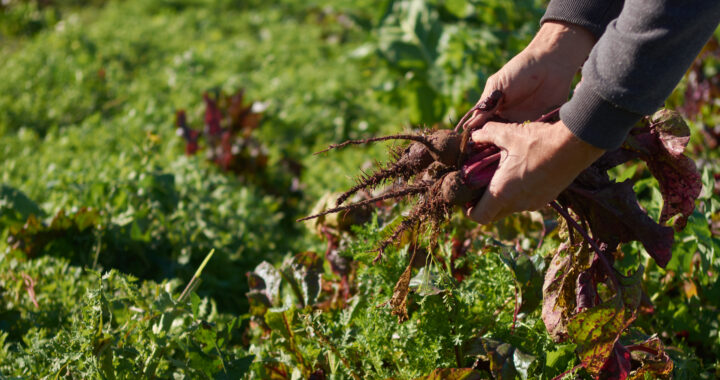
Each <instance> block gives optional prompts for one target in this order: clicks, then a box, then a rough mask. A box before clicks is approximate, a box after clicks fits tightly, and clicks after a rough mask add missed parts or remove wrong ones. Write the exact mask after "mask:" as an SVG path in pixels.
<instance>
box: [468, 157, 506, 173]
mask: <svg viewBox="0 0 720 380" xmlns="http://www.w3.org/2000/svg"><path fill="white" fill-rule="evenodd" d="M499 160H500V152H497V153H494V154H491V155H489V156H487V157H485V158H483V159H482V160H480V161H477V162H473V163H472V164H470V165H468V167H467V168H466V169H465V173H466V175H465V176H466V177H469V176H471V175H472V173H474V172H477V171H480V170H483V169H485V168H486V167H488V166H490V165H492V164H494V163H495V162H497V161H499Z"/></svg>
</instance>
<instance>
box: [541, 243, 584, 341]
mask: <svg viewBox="0 0 720 380" xmlns="http://www.w3.org/2000/svg"><path fill="white" fill-rule="evenodd" d="M590 265H591V262H590V254H589V251H588V250H587V249H586V248H585V247H581V248H579V249H578V250H577V251H576V254H575V255H573V253H572V251H570V249H569V248H568V246H567V245H562V246H560V247H559V248H558V250H557V252H556V253H555V255H554V256H553V259H552V261H551V262H550V266H549V267H548V270H547V272H546V273H545V282H544V284H543V307H542V319H543V322H544V323H545V328H546V329H547V331H548V333H549V334H550V337H552V338H553V340H554V341H555V342H562V341H564V340H565V339H566V338H567V331H566V324H567V319H568V318H569V317H570V315H571V313H572V312H573V311H574V310H575V302H576V292H575V288H576V281H577V277H578V275H579V274H580V273H582V272H583V271H585V270H587V269H588V268H589V267H590Z"/></svg>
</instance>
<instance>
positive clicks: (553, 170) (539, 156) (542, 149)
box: [467, 121, 604, 224]
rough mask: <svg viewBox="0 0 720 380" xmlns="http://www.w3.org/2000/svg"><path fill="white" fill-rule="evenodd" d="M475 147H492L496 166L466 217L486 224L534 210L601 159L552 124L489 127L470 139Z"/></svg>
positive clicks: (597, 151)
mask: <svg viewBox="0 0 720 380" xmlns="http://www.w3.org/2000/svg"><path fill="white" fill-rule="evenodd" d="M472 140H473V142H475V143H476V144H495V145H496V146H498V147H499V148H500V150H501V154H500V164H499V166H498V168H497V170H496V171H495V174H494V175H493V178H492V180H491V181H490V184H489V185H488V187H487V190H485V193H484V194H483V196H482V198H481V199H480V201H478V203H477V204H476V205H475V206H474V207H472V208H470V209H469V210H468V211H467V216H468V217H470V218H471V219H472V220H474V221H476V222H478V223H480V224H487V223H490V222H493V221H496V220H499V219H502V218H503V217H505V216H507V215H509V214H511V213H514V212H517V211H524V210H537V209H539V208H541V207H543V206H544V205H546V204H547V203H549V202H550V201H552V200H553V199H555V198H556V197H557V196H558V194H560V192H562V191H563V190H564V189H565V188H566V187H568V185H570V183H572V181H573V180H574V179H575V177H577V175H578V174H580V172H582V171H583V170H584V169H585V168H587V167H588V166H590V164H592V163H593V162H594V161H595V160H596V159H597V158H599V157H600V156H601V155H602V154H603V152H604V151H603V150H602V149H600V148H597V147H595V146H593V145H590V144H588V143H586V142H584V141H582V140H580V139H579V138H577V137H575V135H573V134H572V132H570V130H568V129H567V127H566V126H565V125H564V124H563V123H562V121H558V122H556V123H539V122H536V123H525V124H514V123H510V124H506V123H498V122H488V123H486V124H485V126H484V127H483V128H482V129H479V130H477V131H475V132H473V134H472Z"/></svg>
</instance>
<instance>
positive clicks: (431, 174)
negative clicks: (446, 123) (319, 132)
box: [299, 91, 502, 260]
mask: <svg viewBox="0 0 720 380" xmlns="http://www.w3.org/2000/svg"><path fill="white" fill-rule="evenodd" d="M501 95H502V94H501V93H499V92H497V91H496V92H495V93H493V94H492V95H491V97H490V98H489V99H486V100H485V101H483V102H480V103H478V105H477V106H475V107H473V108H472V109H471V110H470V111H468V113H467V114H466V115H465V116H464V117H463V118H462V119H461V120H460V123H458V127H456V129H455V130H452V129H438V130H432V131H426V132H424V133H421V134H400V135H392V136H384V137H376V138H370V139H365V140H350V141H346V142H343V143H341V144H336V145H331V146H330V147H329V148H328V149H325V150H323V151H321V152H318V153H323V152H326V151H328V150H331V149H338V148H343V147H345V146H348V145H357V144H367V143H370V142H376V141H386V140H410V141H412V143H411V144H410V145H408V146H407V147H406V148H400V149H398V148H395V149H393V150H392V151H391V156H392V161H391V162H390V163H389V164H387V165H385V167H381V168H379V169H378V170H377V171H375V172H374V173H371V174H368V175H364V176H362V177H360V178H359V179H358V183H357V184H356V185H355V186H353V187H352V188H351V189H349V190H348V191H346V192H345V193H343V194H342V195H340V197H338V199H337V202H336V204H337V206H338V207H335V208H332V209H329V210H325V211H323V212H322V213H319V214H315V215H311V216H307V217H305V218H302V219H299V220H307V219H312V218H317V217H319V216H322V215H326V214H329V213H335V212H340V211H343V210H348V209H354V208H357V207H363V206H366V205H369V204H372V203H374V202H377V201H381V200H386V199H393V198H395V199H398V198H403V197H415V198H416V203H415V206H414V207H413V209H412V210H411V211H410V214H409V215H408V216H407V217H406V218H405V219H404V220H403V221H402V222H401V223H400V224H399V225H398V226H397V227H396V228H395V230H394V231H393V233H392V234H391V235H390V236H389V237H387V238H386V239H384V240H383V241H382V242H381V243H380V244H379V246H378V256H377V258H376V260H377V259H379V258H380V257H381V254H382V251H383V249H384V248H385V247H387V246H388V245H389V244H391V243H392V242H394V241H397V240H398V239H397V238H398V237H399V236H400V234H402V233H403V232H404V231H406V230H408V229H410V228H412V227H414V226H416V225H421V224H425V223H426V222H427V223H429V224H430V226H431V227H432V229H433V230H434V231H436V232H437V231H438V229H439V226H440V224H442V223H443V222H444V221H445V220H447V219H448V217H449V216H450V213H451V212H452V208H453V206H468V205H470V204H472V203H473V202H476V201H477V200H478V199H480V197H481V196H482V194H483V191H484V189H485V187H487V185H488V184H489V183H490V179H491V178H492V175H493V173H495V170H496V169H497V166H498V162H499V160H500V153H499V149H498V148H497V147H495V146H487V145H483V146H476V145H475V144H473V143H472V142H470V141H469V136H470V132H471V131H470V130H465V131H463V132H462V133H459V132H458V131H459V130H460V129H462V124H464V123H465V122H466V121H467V120H468V119H469V118H470V116H472V114H473V113H474V112H475V111H477V112H480V113H481V115H486V114H488V115H489V116H487V117H486V118H485V119H486V120H491V119H493V120H494V118H493V116H492V115H493V114H492V112H493V111H494V109H495V107H496V106H497V104H498V101H499V99H500V97H501ZM388 181H393V182H395V181H397V182H398V183H397V184H396V185H395V186H394V188H392V189H391V190H389V191H387V192H385V193H383V194H382V195H380V196H378V197H375V198H372V199H367V200H364V201H362V202H356V203H353V204H349V205H345V206H341V204H342V203H344V202H345V201H346V200H347V199H348V198H349V197H350V196H351V195H352V194H354V193H356V192H358V191H360V190H362V189H372V188H375V187H377V186H379V185H381V184H383V183H385V182H388Z"/></svg>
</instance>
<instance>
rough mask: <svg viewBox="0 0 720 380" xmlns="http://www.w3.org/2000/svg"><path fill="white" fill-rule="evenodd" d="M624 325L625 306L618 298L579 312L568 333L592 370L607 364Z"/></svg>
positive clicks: (595, 371)
mask: <svg viewBox="0 0 720 380" xmlns="http://www.w3.org/2000/svg"><path fill="white" fill-rule="evenodd" d="M624 328H625V309H624V308H623V307H622V305H621V304H619V302H618V300H617V299H616V298H614V299H612V300H610V301H608V302H605V303H603V304H601V305H599V306H596V307H594V308H592V309H588V310H585V311H582V312H580V313H578V314H577V315H575V316H574V317H572V319H570V321H569V322H568V324H567V331H568V337H569V338H570V340H571V341H573V342H574V343H575V344H576V345H577V351H578V355H579V356H580V360H581V361H582V364H583V367H585V369H587V370H588V372H590V373H591V374H597V373H599V371H600V369H601V368H602V367H603V366H604V365H605V362H607V360H608V358H609V357H610V355H611V354H612V351H613V347H614V345H615V342H617V340H618V338H619V337H620V333H621V332H622V330H623V329H624Z"/></svg>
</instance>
